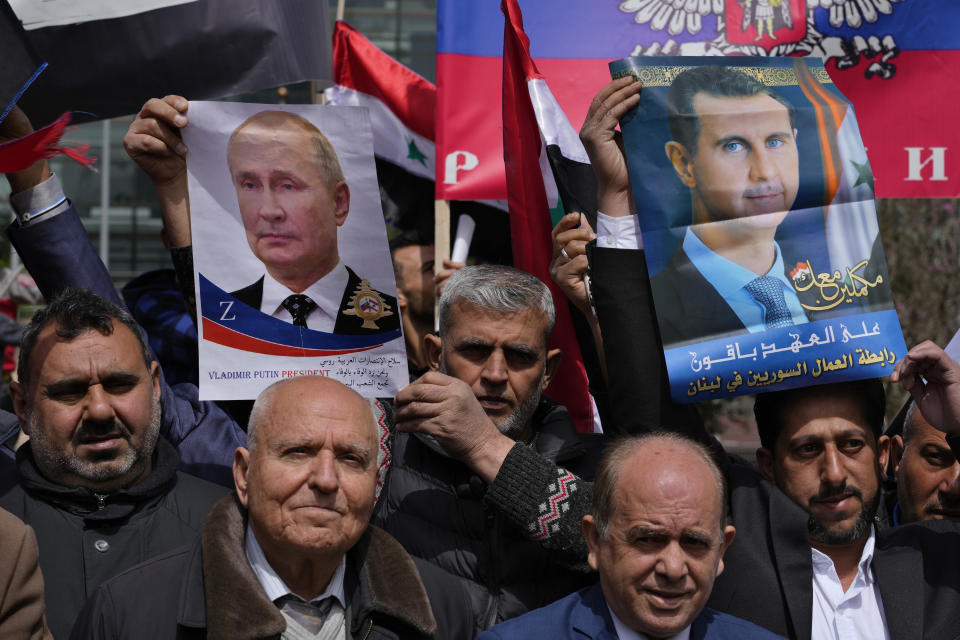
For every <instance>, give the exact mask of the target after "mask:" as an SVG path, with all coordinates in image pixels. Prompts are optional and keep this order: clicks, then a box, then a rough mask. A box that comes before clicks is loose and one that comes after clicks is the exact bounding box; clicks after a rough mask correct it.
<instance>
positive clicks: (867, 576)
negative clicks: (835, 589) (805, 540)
mask: <svg viewBox="0 0 960 640" xmlns="http://www.w3.org/2000/svg"><path fill="white" fill-rule="evenodd" d="M876 543H877V535H876V529H875V528H874V526H873V525H870V535H868V536H867V541H866V542H864V543H863V552H862V553H861V554H860V562H859V563H857V577H856V578H854V580H853V584H852V585H851V587H856V586H858V585H861V584H862V585H863V586H869V585H871V584H873V570H872V569H871V567H870V564H871V563H872V562H873V550H874V547H876ZM810 553H811V555H812V556H813V571H814V573H816V574H820V575H823V574H825V573H829V572H830V571H833V573H834V575H836V568H835V567H834V566H833V560H831V559H830V556H828V555H827V554H825V553H823V552H822V551H820V550H819V549H814V548H813V547H810ZM838 580H839V578H838Z"/></svg>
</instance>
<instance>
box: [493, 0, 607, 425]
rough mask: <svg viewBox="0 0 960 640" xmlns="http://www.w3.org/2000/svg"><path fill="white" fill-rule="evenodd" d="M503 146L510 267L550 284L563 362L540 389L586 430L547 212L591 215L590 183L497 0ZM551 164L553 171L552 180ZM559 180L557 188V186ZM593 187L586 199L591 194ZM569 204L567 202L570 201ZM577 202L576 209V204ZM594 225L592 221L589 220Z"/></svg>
mask: <svg viewBox="0 0 960 640" xmlns="http://www.w3.org/2000/svg"><path fill="white" fill-rule="evenodd" d="M501 9H502V10H503V14H504V16H505V17H506V21H505V25H504V35H503V147H504V163H505V165H506V174H507V196H508V203H509V206H510V232H511V235H512V241H513V262H514V265H515V266H516V267H518V268H520V269H523V270H524V271H527V272H528V273H531V274H533V275H535V276H537V277H538V278H540V279H541V280H542V281H543V282H545V283H546V284H547V286H549V287H550V291H551V292H552V293H553V301H554V305H555V307H556V310H557V321H556V326H555V327H554V330H553V335H552V337H551V340H550V342H551V344H550V346H551V347H552V348H557V347H559V348H560V349H561V350H562V351H563V356H564V357H563V361H562V363H561V365H560V369H559V371H558V372H557V374H556V377H554V379H553V382H551V383H550V387H549V389H548V390H547V394H548V395H550V396H552V397H554V398H559V399H562V402H563V404H564V405H565V406H566V407H567V409H568V410H569V411H570V416H571V417H572V418H573V421H574V423H575V424H576V425H577V429H578V430H579V431H581V432H587V433H589V432H593V431H595V430H596V428H595V424H596V421H595V418H594V409H593V406H592V402H591V398H590V393H589V391H588V390H587V388H588V387H587V372H586V369H585V367H584V364H583V357H582V355H581V352H580V346H579V344H578V342H577V337H576V334H575V332H574V325H573V319H572V317H571V312H570V308H569V306H568V304H567V300H566V298H565V296H564V295H563V292H562V291H560V289H559V287H557V285H556V284H554V282H553V280H551V279H550V260H551V257H552V252H553V246H552V240H551V238H550V232H551V230H552V228H553V221H552V219H551V216H550V209H551V208H555V207H557V206H558V200H559V198H560V197H561V193H562V199H563V202H564V204H565V205H566V206H567V207H568V209H569V210H581V211H587V210H589V211H592V212H594V214H595V212H596V185H595V182H593V174H592V172H591V170H590V165H589V160H588V159H587V154H586V151H585V150H584V148H583V145H582V144H581V143H580V138H579V137H578V136H577V134H576V132H575V131H574V130H573V127H571V126H570V123H569V121H568V120H567V118H566V116H565V115H564V114H563V111H562V110H561V109H560V106H559V105H558V104H557V102H556V100H554V99H553V95H552V94H551V93H550V89H549V88H548V87H547V84H546V82H545V81H544V79H543V76H541V75H540V72H539V71H538V70H537V66H536V64H535V63H534V62H533V59H532V58H531V57H530V40H529V38H527V35H526V33H524V31H523V17H522V16H521V14H520V7H519V6H518V4H517V1H516V0H503V2H502V4H501ZM551 164H553V166H554V167H555V168H556V169H557V176H559V177H560V178H561V179H560V180H557V179H556V178H555V177H554V173H553V169H551ZM559 185H563V186H562V188H561V187H560V186H559ZM591 192H592V194H593V195H592V197H591V196H590V193H591ZM571 205H573V206H571ZM578 207H579V209H578ZM594 223H595V220H594Z"/></svg>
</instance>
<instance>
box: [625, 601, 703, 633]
mask: <svg viewBox="0 0 960 640" xmlns="http://www.w3.org/2000/svg"><path fill="white" fill-rule="evenodd" d="M607 611H609V612H610V618H611V619H612V620H613V628H614V629H615V630H616V632H617V638H619V640H648V637H647V636H646V635H644V634H642V633H640V632H639V631H634V630H633V629H631V628H630V627H628V626H627V625H625V624H623V621H622V620H620V618H618V617H617V614H615V613H614V612H613V609H611V608H610V605H609V604H608V605H607ZM667 640H690V627H689V625H688V626H687V628H686V629H684V630H682V631H681V632H680V633H678V634H677V635H675V636H670V637H669V638H667Z"/></svg>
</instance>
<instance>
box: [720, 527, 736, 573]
mask: <svg viewBox="0 0 960 640" xmlns="http://www.w3.org/2000/svg"><path fill="white" fill-rule="evenodd" d="M736 533H737V530H736V529H735V528H734V527H733V525H732V524H728V525H727V526H725V527H724V528H723V542H721V543H720V562H719V563H717V575H720V574H721V573H723V554H724V553H726V552H727V549H729V548H730V543H732V542H733V537H734V536H735V535H736Z"/></svg>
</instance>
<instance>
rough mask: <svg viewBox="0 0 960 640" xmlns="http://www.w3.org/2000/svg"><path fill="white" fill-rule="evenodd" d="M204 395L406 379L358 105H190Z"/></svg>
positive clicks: (228, 396) (380, 384) (367, 389)
mask: <svg viewBox="0 0 960 640" xmlns="http://www.w3.org/2000/svg"><path fill="white" fill-rule="evenodd" d="M189 118H190V124H189V125H188V126H187V127H186V128H185V130H184V142H185V143H186V144H187V146H188V148H189V149H190V152H189V154H188V155H187V172H188V181H189V191H190V209H191V225H192V234H193V250H194V271H195V276H196V286H197V317H198V318H199V319H200V323H199V325H200V327H199V329H200V331H199V333H200V353H199V360H200V397H201V398H202V399H205V400H243V399H251V398H255V397H256V396H257V394H258V393H259V392H260V391H261V390H263V389H264V388H265V387H267V386H269V385H270V384H272V383H273V382H276V381H277V380H280V379H282V378H287V377H295V376H301V375H323V376H329V377H331V378H335V379H337V380H339V381H341V382H343V383H344V384H347V385H348V386H350V387H352V388H353V389H355V390H356V391H358V392H359V393H361V394H362V395H364V396H367V397H383V396H392V395H393V394H394V393H395V392H396V391H397V390H398V389H400V388H401V387H402V386H404V385H405V384H406V382H407V377H408V373H407V367H406V352H405V349H404V343H403V337H402V335H401V332H400V315H399V310H398V309H397V302H396V283H395V281H394V277H393V269H392V264H391V261H390V253H389V249H388V246H387V236H386V229H385V227H384V225H383V217H382V214H381V211H380V200H379V190H378V188H377V179H376V171H375V167H374V161H373V143H372V135H371V130H370V121H369V117H368V114H367V110H366V109H362V108H354V107H323V106H318V105H296V106H285V105H258V104H239V103H225V102H191V103H190V110H189Z"/></svg>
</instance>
